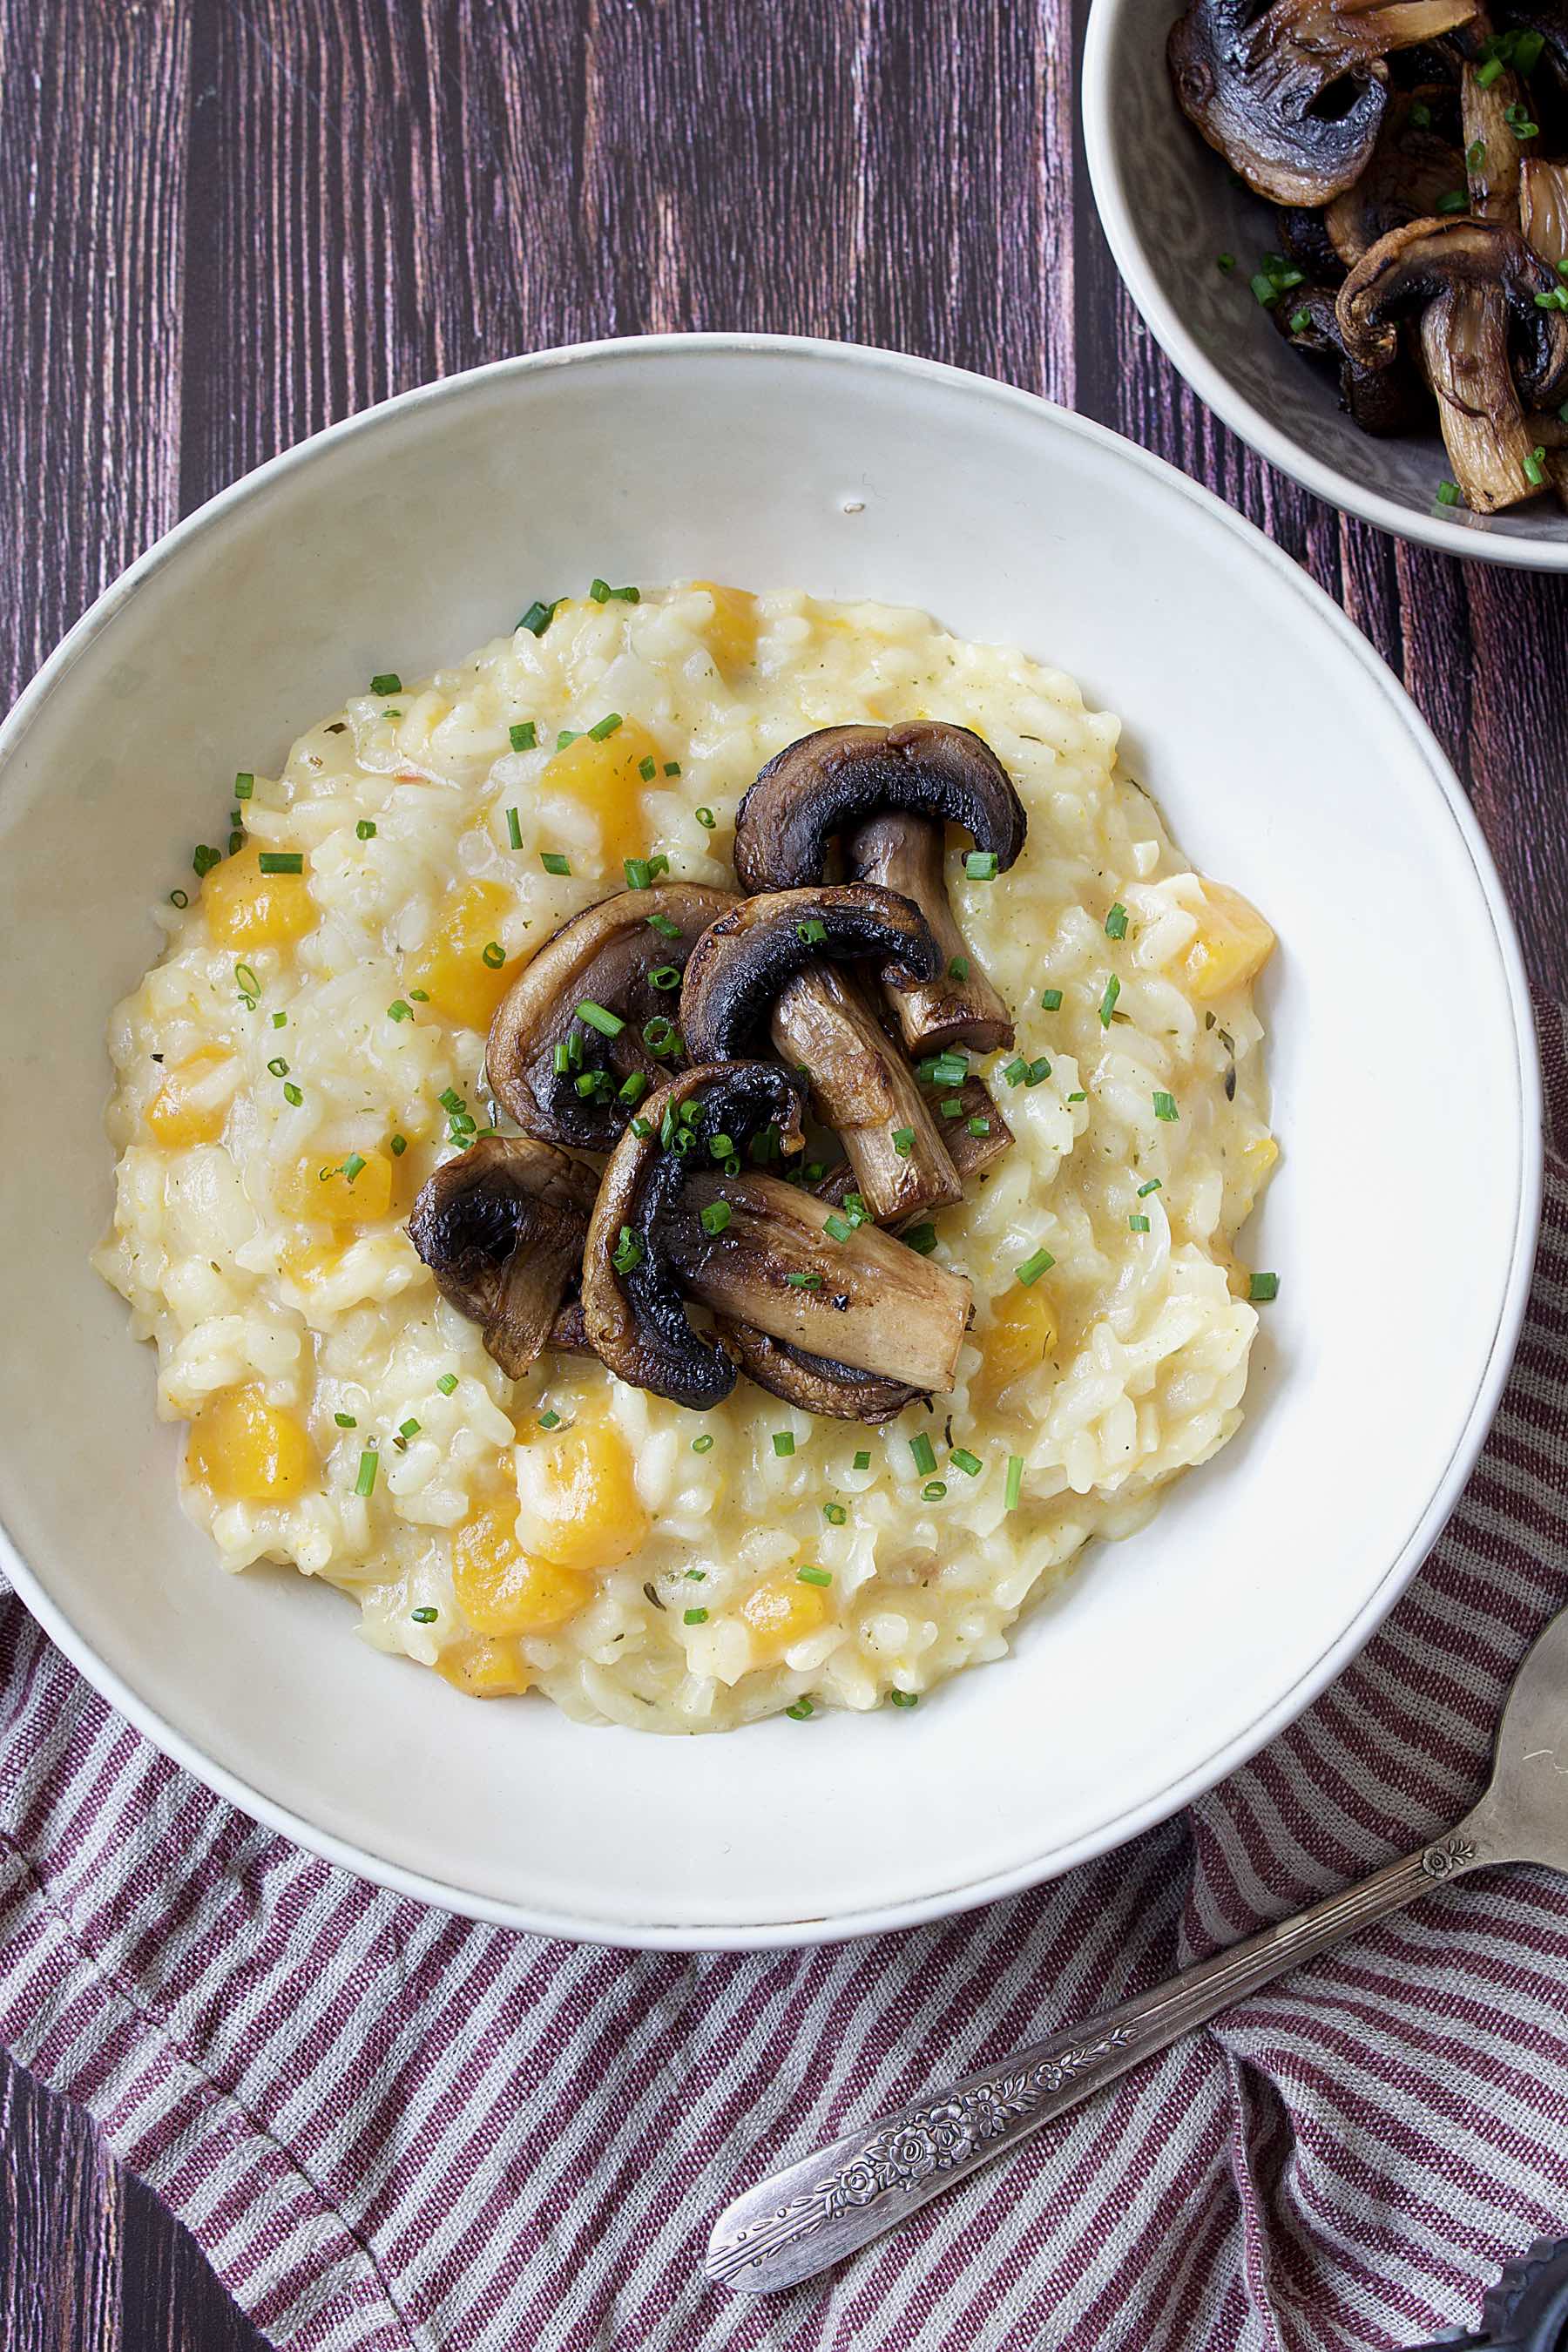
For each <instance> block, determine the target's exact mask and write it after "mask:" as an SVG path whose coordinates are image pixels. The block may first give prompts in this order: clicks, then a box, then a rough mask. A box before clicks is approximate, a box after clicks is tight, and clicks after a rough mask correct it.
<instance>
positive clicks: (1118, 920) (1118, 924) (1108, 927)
mask: <svg viewBox="0 0 1568 2352" xmlns="http://www.w3.org/2000/svg"><path fill="white" fill-rule="evenodd" d="M1105 936H1106V938H1107V939H1108V940H1124V939H1125V938H1126V937H1127V909H1126V908H1125V907H1124V906H1123V905H1122V903H1121V899H1120V898H1118V900H1117V902H1116V904H1115V906H1114V907H1112V908H1111V910H1110V914H1109V915H1107V917H1106V919H1105Z"/></svg>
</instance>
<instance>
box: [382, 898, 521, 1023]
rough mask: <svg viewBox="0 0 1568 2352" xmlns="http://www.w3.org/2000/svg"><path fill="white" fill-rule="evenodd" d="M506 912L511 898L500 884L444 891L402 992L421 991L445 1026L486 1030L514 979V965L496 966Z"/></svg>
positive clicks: (502, 962)
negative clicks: (443, 1017) (448, 1023)
mask: <svg viewBox="0 0 1568 2352" xmlns="http://www.w3.org/2000/svg"><path fill="white" fill-rule="evenodd" d="M511 907H512V897H511V893H510V890H508V889H506V888H505V887H503V885H502V884H500V882H465V883H459V884H458V885H457V886H456V887H454V888H452V889H450V890H448V892H447V897H446V899H445V902H444V903H443V905H442V908H441V910H440V912H439V914H438V915H437V918H436V923H435V928H434V929H432V931H431V933H430V936H429V938H428V939H427V940H426V942H425V944H424V946H423V947H422V948H420V949H419V950H417V952H416V954H415V955H414V956H412V957H411V958H410V960H409V962H408V964H407V966H406V969H405V974H404V977H405V983H406V987H407V988H422V989H423V990H424V991H425V993H426V996H427V997H428V998H429V1000H430V1002H431V1003H432V1004H433V1005H434V1006H435V1007H436V1010H437V1013H445V1014H446V1016H447V1020H448V1021H457V1022H460V1023H461V1024H462V1025H463V1027H464V1028H465V1029H488V1028H489V1024H490V1015H491V1014H492V1013H494V1011H495V1009H496V1006H497V1005H498V1004H499V1003H500V1001H501V998H502V997H503V996H504V995H505V994H506V992H507V990H508V989H509V988H510V986H511V983H512V982H513V981H514V980H515V979H516V978H517V972H518V966H517V962H516V960H515V959H513V960H511V961H507V960H506V959H505V958H504V957H503V958H500V961H498V960H497V959H498V957H499V956H500V929H501V924H502V922H503V921H504V919H505V918H506V917H507V916H508V915H509V914H510V911H511ZM487 949H489V956H488V957H487V955H486V952H485V951H486V950H487Z"/></svg>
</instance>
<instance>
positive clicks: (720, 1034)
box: [680, 787, 942, 1062]
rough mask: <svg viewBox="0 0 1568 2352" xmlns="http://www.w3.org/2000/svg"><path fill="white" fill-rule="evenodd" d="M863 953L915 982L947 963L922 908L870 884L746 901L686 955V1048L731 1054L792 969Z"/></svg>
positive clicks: (753, 1035) (729, 1057)
mask: <svg viewBox="0 0 1568 2352" xmlns="http://www.w3.org/2000/svg"><path fill="white" fill-rule="evenodd" d="M754 789H755V787H753V790H754ZM818 931H820V933H821V936H820V938H819V937H818V936H817V933H818ZM857 956H878V957H880V958H881V959H882V960H883V961H885V962H887V963H890V964H893V965H896V966H897V968H898V969H899V971H902V972H906V973H908V975H909V976H910V979H911V980H932V979H934V978H935V976H936V974H937V972H938V971H939V970H940V968H941V964H942V950H940V948H939V947H938V946H937V943H936V941H935V940H934V939H933V938H932V937H931V927H930V925H929V924H928V923H927V921H926V919H925V917H924V916H923V915H922V914H921V911H920V909H919V908H918V907H916V906H914V905H913V904H912V902H911V901H910V899H908V898H900V896H899V894H898V893H897V892H896V891H893V890H882V889H879V888H878V887H877V886H876V885H875V884H874V883H870V882H844V883H825V884H823V885H821V886H820V887H816V888H810V889H800V890H767V891H764V892H763V894H762V895H761V896H760V897H758V898H744V899H742V901H741V904H740V905H739V906H738V907H732V908H731V909H730V911H729V912H728V913H727V914H724V915H721V917H720V918H719V920H718V921H717V922H716V923H713V924H711V925H710V927H709V929H707V930H706V931H704V932H703V934H702V937H701V938H700V940H698V942H697V944H696V946H695V947H694V948H693V949H692V950H691V953H690V955H689V958H688V960H687V965H686V978H685V981H684V982H683V983H682V986H681V991H680V1028H681V1034H682V1036H683V1037H684V1038H685V1040H686V1045H687V1050H688V1052H689V1053H690V1054H691V1055H693V1056H694V1058H695V1059H697V1060H698V1061H704V1062H727V1061H733V1060H734V1059H735V1058H736V1057H737V1056H738V1055H743V1054H745V1053H746V1052H747V1051H748V1050H749V1048H750V1047H751V1046H752V1045H754V1044H755V1042H756V1040H757V1037H758V1034H759V1033H760V1032H761V1031H762V1029H763V1025H764V1024H765V1023H766V1020H767V1016H768V1014H769V1013H771V1012H772V1010H773V1004H774V1003H775V1002H776V1000H777V999H778V997H779V996H780V994H781V993H782V992H783V991H784V987H785V985H786V983H787V982H789V981H791V980H793V979H794V977H795V974H796V972H798V971H802V970H803V969H804V968H805V966H806V965H807V964H810V963H814V962H815V961H816V960H817V958H818V957H826V958H828V959H829V960H830V961H833V962H836V963H841V962H845V961H849V960H852V959H853V958H855V957H857ZM890 1050H891V1048H889V1051H890Z"/></svg>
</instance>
